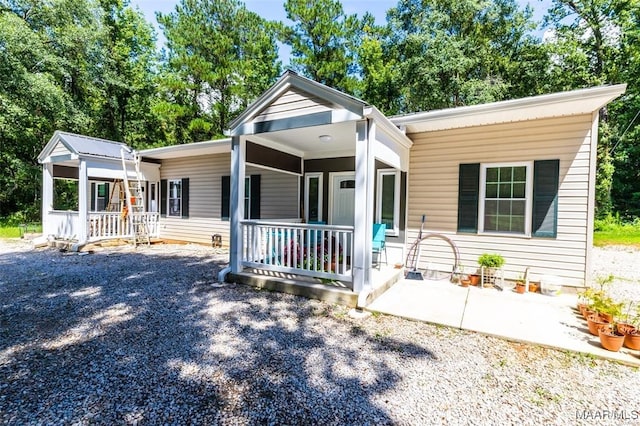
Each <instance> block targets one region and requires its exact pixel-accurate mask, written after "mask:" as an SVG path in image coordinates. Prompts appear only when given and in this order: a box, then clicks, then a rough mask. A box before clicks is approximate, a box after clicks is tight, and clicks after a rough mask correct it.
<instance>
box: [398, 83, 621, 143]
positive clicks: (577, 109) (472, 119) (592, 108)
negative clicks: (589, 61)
mask: <svg viewBox="0 0 640 426" xmlns="http://www.w3.org/2000/svg"><path fill="white" fill-rule="evenodd" d="M626 88H627V85H626V84H617V85H609V86H598V87H591V88H587V89H578V90H571V91H568V92H560V93H551V94H546V95H539V96H530V97H527V98H521V99H513V100H508V101H501V102H492V103H488V104H480V105H471V106H464V107H457V108H448V109H442V110H436V111H427V112H417V113H414V114H406V115H398V116H395V117H390V120H391V122H392V123H393V124H395V125H396V126H401V127H404V128H405V129H406V132H407V133H419V132H429V131H436V130H446V129H457V128H462V127H473V126H484V125H488V124H499V123H508V122H513V121H525V120H535V119H542V118H552V117H563V116H570V115H579V114H591V113H594V112H596V111H599V110H600V108H602V107H604V106H605V105H607V104H608V103H609V102H611V101H612V100H614V99H615V98H617V97H618V96H620V95H621V94H623V93H624V92H625V90H626Z"/></svg>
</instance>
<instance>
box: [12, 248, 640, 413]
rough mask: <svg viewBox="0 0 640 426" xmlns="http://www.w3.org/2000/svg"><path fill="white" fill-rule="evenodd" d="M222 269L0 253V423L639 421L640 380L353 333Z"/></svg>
mask: <svg viewBox="0 0 640 426" xmlns="http://www.w3.org/2000/svg"><path fill="white" fill-rule="evenodd" d="M598 253H600V255H603V253H604V255H608V252H607V251H599V252H598ZM612 253H613V254H612V255H615V252H612ZM635 259H636V260H637V259H638V252H635ZM225 261H226V257H224V256H221V255H215V254H212V253H211V249H208V248H206V247H198V246H174V245H156V246H152V247H141V248H139V249H138V250H137V251H134V250H132V249H129V248H124V249H122V248H114V249H109V250H108V251H107V250H105V251H98V252H96V253H94V254H90V255H86V256H79V255H77V254H65V253H60V252H57V251H54V250H35V251H31V250H29V249H28V246H26V245H25V244H24V243H22V242H19V241H7V240H5V241H2V240H0V422H1V423H5V424H15V425H24V424H129V423H132V424H185V423H186V424H191V423H194V424H234V425H235V424H240V425H242V424H291V425H299V424H313V425H316V424H321V425H325V424H328V425H345V424H357V425H364V424H370V425H379V424H400V425H405V424H406V425H426V424H479V425H480V424H500V425H502V424H531V425H541V424H637V423H638V421H639V419H640V373H639V372H638V370H637V369H632V368H629V367H625V366H621V365H618V364H615V363H611V362H608V361H602V360H597V359H594V358H592V357H587V356H583V355H577V354H572V353H563V352H559V351H554V350H549V349H543V348H539V347H534V346H527V345H521V344H515V343H510V342H506V341H503V340H501V339H496V338H491V337H486V336H482V335H479V334H474V333H470V332H464V331H459V330H454V329H449V328H445V327H437V326H431V325H427V324H422V323H417V322H411V321H406V320H402V319H398V318H394V317H388V316H376V315H374V316H369V317H367V318H363V319H353V318H350V317H349V316H348V315H347V311H346V309H345V308H342V307H339V306H331V305H328V304H325V303H322V302H317V301H311V300H306V299H301V298H297V297H294V296H290V295H284V294H279V293H270V292H266V291H257V290H254V289H251V288H248V287H245V286H240V285H224V286H218V285H216V284H215V280H214V277H215V273H216V271H217V270H218V269H219V268H220V266H221V265H223V264H224V262H225ZM603 263H606V264H607V265H610V264H611V262H603ZM639 263H640V262H636V263H635V265H638V264H639ZM614 416H617V417H618V418H617V419H614ZM585 417H586V418H585Z"/></svg>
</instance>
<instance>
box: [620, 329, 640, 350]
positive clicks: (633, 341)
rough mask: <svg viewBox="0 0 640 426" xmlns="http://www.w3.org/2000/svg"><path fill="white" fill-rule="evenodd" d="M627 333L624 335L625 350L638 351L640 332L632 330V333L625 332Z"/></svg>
mask: <svg viewBox="0 0 640 426" xmlns="http://www.w3.org/2000/svg"><path fill="white" fill-rule="evenodd" d="M627 331H628V333H626V334H625V335H624V346H625V348H629V349H633V350H635V351H640V331H638V330H636V329H634V330H633V331H630V330H627Z"/></svg>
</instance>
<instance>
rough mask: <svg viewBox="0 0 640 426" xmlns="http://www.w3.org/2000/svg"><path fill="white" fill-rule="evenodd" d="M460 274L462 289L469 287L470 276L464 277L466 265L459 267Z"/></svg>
mask: <svg viewBox="0 0 640 426" xmlns="http://www.w3.org/2000/svg"><path fill="white" fill-rule="evenodd" d="M458 274H459V277H460V285H461V286H462V287H469V284H471V279H469V276H468V275H464V265H462V264H460V265H459V266H458Z"/></svg>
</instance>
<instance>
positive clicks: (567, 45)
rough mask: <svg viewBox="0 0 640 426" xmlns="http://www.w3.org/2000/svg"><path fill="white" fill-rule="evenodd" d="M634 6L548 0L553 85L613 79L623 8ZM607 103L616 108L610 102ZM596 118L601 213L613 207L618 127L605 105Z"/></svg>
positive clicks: (624, 27)
mask: <svg viewBox="0 0 640 426" xmlns="http://www.w3.org/2000/svg"><path fill="white" fill-rule="evenodd" d="M637 9H638V6H637V4H636V3H635V2H631V1H628V0H554V1H553V4H552V7H551V9H549V11H548V14H547V16H546V17H545V24H546V25H547V26H548V27H550V29H551V30H552V36H551V38H550V40H549V42H548V43H547V47H548V49H549V51H550V52H551V54H552V58H553V61H552V67H551V68H552V71H551V74H552V79H553V80H554V81H555V82H556V84H557V85H558V87H559V88H562V89H570V88H577V87H584V86H591V85H599V84H605V83H616V82H619V81H620V79H621V78H622V74H621V71H622V70H621V68H620V66H619V65H620V63H621V61H622V62H624V55H623V50H622V43H621V41H622V40H623V39H625V38H626V35H625V31H628V30H629V29H630V26H629V18H630V16H629V13H630V11H633V10H635V12H633V13H631V15H633V14H634V13H635V14H636V15H637ZM636 22H637V21H636ZM632 90H633V89H632ZM612 108H613V109H614V110H615V109H616V107H615V104H614V106H613V107H612ZM600 121H601V126H600V133H599V144H598V170H597V177H596V214H597V216H599V217H603V216H607V215H609V214H611V213H612V211H613V199H612V185H613V175H614V173H615V166H614V158H613V147H614V146H616V145H618V144H617V143H616V140H617V138H618V135H619V134H620V132H621V129H620V123H619V122H618V119H617V118H616V117H612V116H611V115H610V114H609V109H608V108H603V109H602V110H601V112H600Z"/></svg>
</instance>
